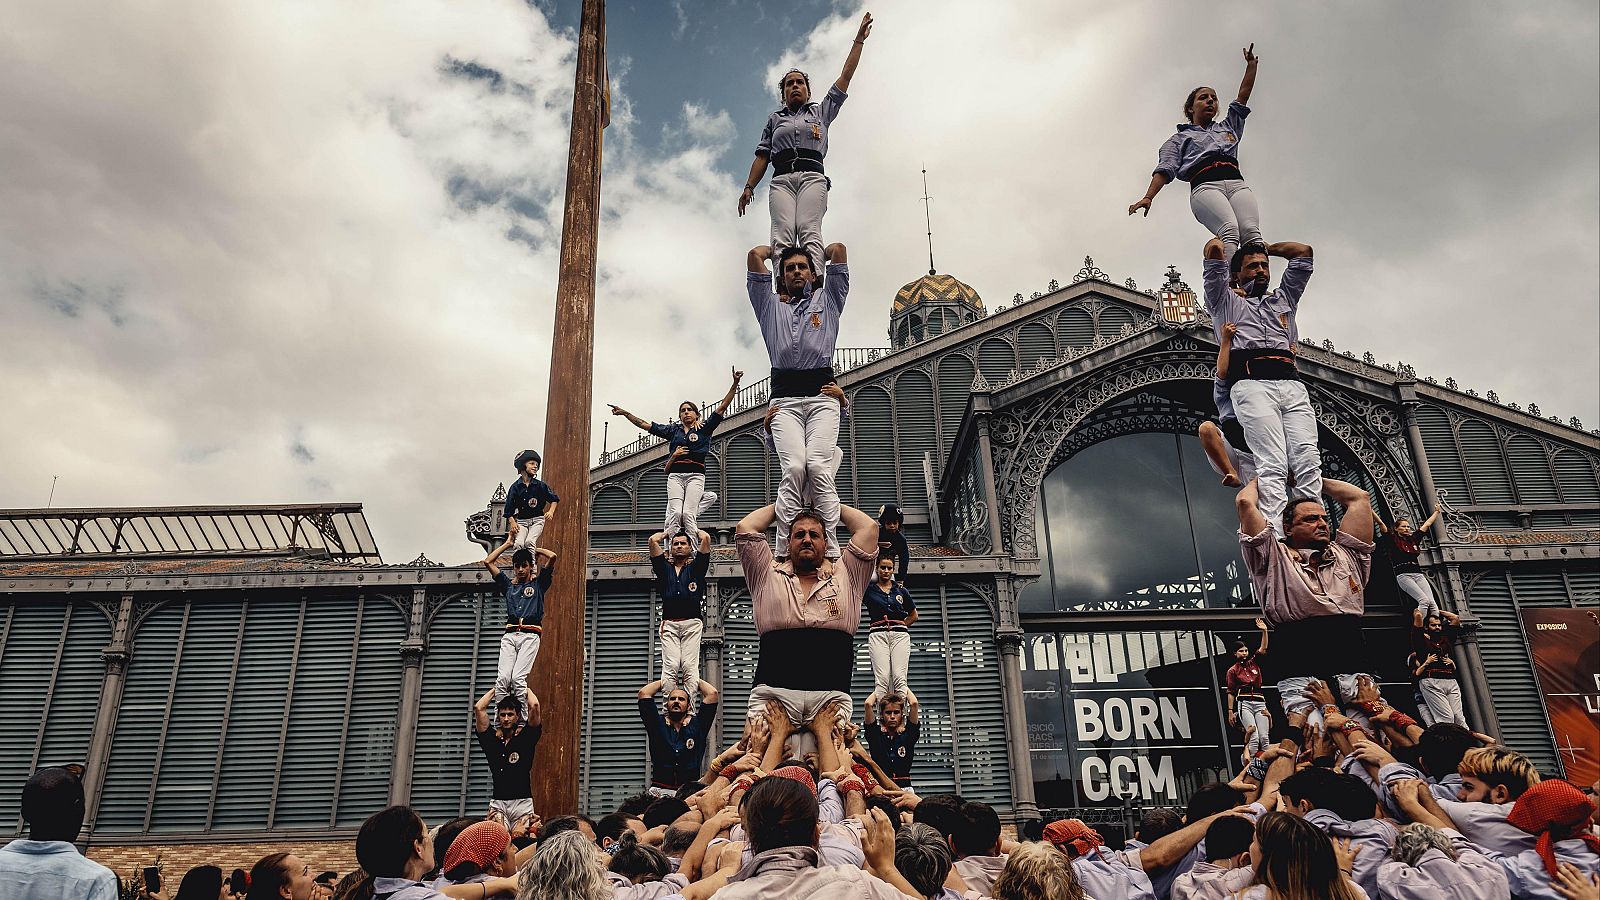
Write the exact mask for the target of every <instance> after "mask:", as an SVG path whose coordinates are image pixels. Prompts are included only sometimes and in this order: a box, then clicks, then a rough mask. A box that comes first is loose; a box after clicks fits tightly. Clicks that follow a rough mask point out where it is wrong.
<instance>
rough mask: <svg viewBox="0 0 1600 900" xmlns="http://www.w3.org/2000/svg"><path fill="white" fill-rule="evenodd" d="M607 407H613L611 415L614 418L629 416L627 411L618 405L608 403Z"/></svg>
mask: <svg viewBox="0 0 1600 900" xmlns="http://www.w3.org/2000/svg"><path fill="white" fill-rule="evenodd" d="M606 405H607V406H609V407H611V414H612V415H613V416H625V415H627V414H628V412H627V410H625V409H623V408H622V407H620V406H618V405H616V404H615V403H607V404H606Z"/></svg>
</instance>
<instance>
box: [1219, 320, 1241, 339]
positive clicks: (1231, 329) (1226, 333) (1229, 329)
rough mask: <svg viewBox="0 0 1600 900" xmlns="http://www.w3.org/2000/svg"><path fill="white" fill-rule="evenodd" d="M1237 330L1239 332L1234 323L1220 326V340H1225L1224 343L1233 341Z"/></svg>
mask: <svg viewBox="0 0 1600 900" xmlns="http://www.w3.org/2000/svg"><path fill="white" fill-rule="evenodd" d="M1238 330H1239V326H1238V324H1236V323H1234V322H1226V323H1223V326H1222V339H1223V340H1225V341H1231V340H1233V335H1234V333H1235V332H1237V331H1238Z"/></svg>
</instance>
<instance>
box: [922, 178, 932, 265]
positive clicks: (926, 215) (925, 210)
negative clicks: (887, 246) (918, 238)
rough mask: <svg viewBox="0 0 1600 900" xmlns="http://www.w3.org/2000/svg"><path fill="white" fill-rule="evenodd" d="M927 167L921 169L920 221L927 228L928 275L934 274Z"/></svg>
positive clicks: (930, 198)
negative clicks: (925, 224)
mask: <svg viewBox="0 0 1600 900" xmlns="http://www.w3.org/2000/svg"><path fill="white" fill-rule="evenodd" d="M932 199H933V198H932V197H929V196H928V167H927V166H926V165H924V166H923V167H922V220H923V221H924V222H925V223H927V226H928V274H929V275H932V274H934V268H933V213H932V212H931V211H930V210H929V208H928V201H929V200H932Z"/></svg>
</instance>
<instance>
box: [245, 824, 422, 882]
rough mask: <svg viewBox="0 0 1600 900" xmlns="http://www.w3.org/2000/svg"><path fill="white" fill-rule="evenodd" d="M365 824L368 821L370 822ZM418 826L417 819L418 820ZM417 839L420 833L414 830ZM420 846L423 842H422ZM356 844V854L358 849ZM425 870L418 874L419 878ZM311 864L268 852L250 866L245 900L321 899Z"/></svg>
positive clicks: (285, 855) (290, 854) (288, 855)
mask: <svg viewBox="0 0 1600 900" xmlns="http://www.w3.org/2000/svg"><path fill="white" fill-rule="evenodd" d="M368 821H371V820H370V819H369V820H368ZM418 824H419V825H420V824H421V820H418ZM418 836H419V838H420V837H421V836H422V832H421V831H420V830H419V831H418ZM422 844H423V845H426V844H427V841H422ZM359 846H360V845H359V843H358V844H357V854H358V856H359V853H360V849H359ZM428 853H429V856H428V859H429V865H430V866H431V865H432V858H433V857H432V853H433V850H432V848H431V847H429V848H428ZM425 871H426V869H424V870H422V871H419V872H418V873H417V874H418V875H419V876H420V875H421V874H422V872H425ZM311 874H312V873H311V864H310V863H308V862H306V861H305V860H304V859H302V858H300V857H299V856H297V855H295V854H293V853H269V854H267V855H266V856H263V857H261V858H260V859H258V860H256V864H255V865H253V866H251V867H250V892H249V893H248V894H246V895H245V897H246V900H325V898H327V896H328V893H327V892H326V891H325V890H323V888H322V886H321V885H319V884H317V883H316V881H314V880H313V879H312V877H311ZM434 896H437V895H436V894H434V893H431V892H430V893H423V894H411V895H407V896H403V897H401V896H397V897H396V898H395V900H427V898H429V897H434Z"/></svg>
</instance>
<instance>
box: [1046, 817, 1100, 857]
mask: <svg viewBox="0 0 1600 900" xmlns="http://www.w3.org/2000/svg"><path fill="white" fill-rule="evenodd" d="M1044 839H1045V840H1047V841H1049V842H1050V843H1052V844H1055V845H1056V847H1057V849H1060V850H1066V849H1067V848H1068V847H1071V848H1072V851H1073V854H1074V855H1077V856H1083V855H1084V854H1086V853H1088V852H1089V851H1090V850H1093V849H1094V848H1096V847H1099V846H1103V845H1104V844H1105V842H1106V841H1105V838H1103V837H1101V836H1100V832H1098V831H1095V830H1094V829H1093V828H1090V827H1089V826H1088V825H1085V824H1084V822H1083V820H1082V819H1057V820H1056V821H1054V822H1051V823H1050V824H1049V825H1046V826H1045V827H1044Z"/></svg>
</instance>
